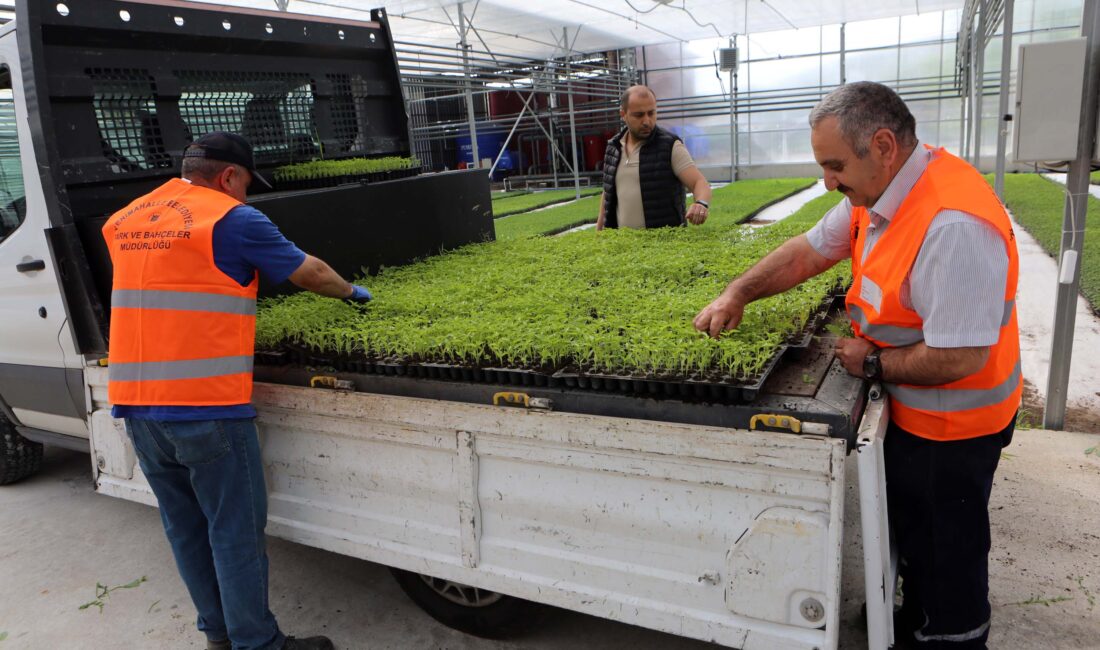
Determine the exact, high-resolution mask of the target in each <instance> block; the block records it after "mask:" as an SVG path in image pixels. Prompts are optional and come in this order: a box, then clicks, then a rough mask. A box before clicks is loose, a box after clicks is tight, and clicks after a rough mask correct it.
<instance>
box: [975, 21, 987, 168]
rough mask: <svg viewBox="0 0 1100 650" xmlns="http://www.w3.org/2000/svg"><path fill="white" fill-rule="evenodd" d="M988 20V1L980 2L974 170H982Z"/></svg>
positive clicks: (976, 70)
mask: <svg viewBox="0 0 1100 650" xmlns="http://www.w3.org/2000/svg"><path fill="white" fill-rule="evenodd" d="M988 20H989V0H982V3H981V14H979V15H978V37H977V39H975V40H976V41H977V46H978V50H977V57H976V58H975V61H974V67H973V69H974V71H975V72H974V115H973V119H972V120H971V125H972V126H973V128H974V159H973V161H972V163H973V165H974V168H975V169H977V170H978V171H981V169H982V94H983V92H984V91H985V24H986V22H988Z"/></svg>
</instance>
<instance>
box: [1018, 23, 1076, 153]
mask: <svg viewBox="0 0 1100 650" xmlns="http://www.w3.org/2000/svg"><path fill="white" fill-rule="evenodd" d="M1087 53H1088V45H1087V40H1086V39H1084V38H1071V39H1068V40H1064V41H1055V42H1052V43H1029V44H1027V45H1021V46H1020V57H1019V70H1018V71H1017V75H1016V111H1015V114H1014V116H1013V122H1014V123H1015V128H1014V129H1013V139H1012V140H1013V141H1012V144H1013V147H1012V150H1013V152H1014V157H1015V160H1016V161H1017V162H1043V161H1062V160H1074V159H1076V158H1077V138H1078V133H1079V132H1080V130H1081V95H1082V93H1083V92H1084V79H1085V63H1086V57H1087Z"/></svg>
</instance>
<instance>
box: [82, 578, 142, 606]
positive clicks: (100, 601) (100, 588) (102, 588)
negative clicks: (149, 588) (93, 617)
mask: <svg viewBox="0 0 1100 650" xmlns="http://www.w3.org/2000/svg"><path fill="white" fill-rule="evenodd" d="M146 580H148V578H147V577H145V576H141V577H140V578H138V579H137V580H134V581H132V582H127V583H126V584H124V585H118V586H117V587H108V586H107V585H104V584H101V583H99V582H97V583H95V600H90V601H88V602H86V603H84V604H83V605H81V606H80V607H79V608H78V609H88V608H89V607H93V606H94V607H98V608H99V613H101V614H102V613H103V606H104V605H106V604H107V602H106V598H107V597H108V596H110V595H111V592H114V591H118V590H119V589H133V588H135V587H138V586H139V585H141V583H143V582H145V581H146Z"/></svg>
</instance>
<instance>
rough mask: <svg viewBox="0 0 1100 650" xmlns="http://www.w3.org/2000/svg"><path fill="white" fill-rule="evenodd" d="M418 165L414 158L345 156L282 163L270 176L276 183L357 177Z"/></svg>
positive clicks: (412, 167)
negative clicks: (289, 163)
mask: <svg viewBox="0 0 1100 650" xmlns="http://www.w3.org/2000/svg"><path fill="white" fill-rule="evenodd" d="M417 167H420V161H419V160H418V159H416V158H402V157H399V156H387V157H384V158H345V159H343V160H311V161H309V162H303V163H295V164H293V165H284V166H282V167H279V168H277V169H275V171H274V172H273V173H272V177H273V178H274V179H275V182H276V183H283V182H293V181H312V180H321V179H326V178H336V177H340V176H347V177H357V176H366V175H367V174H374V173H380V172H389V171H395V170H399V169H414V168H417Z"/></svg>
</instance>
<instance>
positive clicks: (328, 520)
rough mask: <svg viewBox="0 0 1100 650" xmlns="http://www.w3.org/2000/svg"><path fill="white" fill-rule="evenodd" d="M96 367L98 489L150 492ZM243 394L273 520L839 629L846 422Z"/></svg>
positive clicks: (449, 563) (585, 590)
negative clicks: (724, 422)
mask: <svg viewBox="0 0 1100 650" xmlns="http://www.w3.org/2000/svg"><path fill="white" fill-rule="evenodd" d="M101 370H102V369H91V373H90V375H91V381H90V383H91V384H92V386H93V399H95V398H96V397H98V398H99V399H96V408H97V411H96V413H95V414H93V427H92V429H93V431H92V440H93V443H92V444H93V451H94V452H95V458H96V464H97V467H98V476H97V486H98V490H99V491H100V492H103V493H105V494H110V495H112V496H118V497H122V498H128V499H132V500H137V501H143V502H146V503H154V502H155V501H154V499H153V498H152V495H151V493H150V492H149V490H148V486H147V484H146V483H145V480H144V477H142V476H141V472H140V468H138V467H136V464H135V462H134V456H133V452H132V450H130V449H129V441H128V440H127V439H126V436H125V433H124V431H123V430H122V429H121V426H120V423H117V424H116V423H115V422H114V421H113V420H111V419H110V417H109V414H108V413H107V412H106V411H104V410H103V409H105V408H106V407H107V405H106V403H105V402H106V400H105V390H101V389H99V390H97V389H96V388H95V386H96V385H97V384H100V381H99V380H98V379H96V378H95V377H94V375H95V373H96V372H100V371H101ZM101 374H102V375H103V377H102V380H103V381H102V383H103V384H105V379H106V377H105V374H106V373H105V372H102V373H101ZM254 403H255V404H256V406H257V409H258V411H259V427H260V431H261V442H262V449H263V457H264V464H265V469H266V471H267V484H268V490H269V497H270V506H269V512H270V516H269V523H268V532H269V533H270V534H272V535H275V536H278V537H282V538H285V539H289V540H292V541H295V542H299V543H303V544H308V545H310V546H316V547H319V548H324V549H327V550H331V551H334V552H338V553H342V554H346V555H350V556H355V557H360V558H363V559H366V560H370V561H373V562H379V563H382V564H385V565H389V566H393V567H398V568H401V569H405V570H409V571H414V572H417V573H423V574H427V575H431V576H435V577H439V578H443V579H446V580H452V581H455V582H461V583H465V584H470V585H474V586H477V587H480V588H483V589H489V590H492V591H498V592H501V593H505V594H509V595H512V596H517V597H520V598H525V599H528V600H533V601H537V602H542V603H547V604H550V605H555V606H559V607H564V608H568V609H572V610H577V611H581V612H586V613H589V614H593V615H597V616H602V617H605V618H611V619H615V620H620V621H624V622H627V623H632V624H636V625H642V626H645V627H649V628H653V629H657V630H662V631H666V632H671V633H674V634H679V635H683V636H689V637H694V638H698V639H702V640H708V641H714V642H717V643H721V644H723V645H728V646H733V647H739V648H768V649H774V648H807V649H809V648H835V647H836V643H837V621H838V613H839V590H840V558H841V553H840V546H841V532H842V523H841V522H842V519H843V517H842V515H843V512H842V510H843V488H844V463H845V442H844V440H841V439H835V438H828V437H818V436H798V435H793V434H783V433H766V432H753V431H746V430H739V429H727V428H718V427H705V426H695V425H685V424H675V423H668V422H660V421H653V420H639V419H627V418H612V417H604V416H594V415H583V414H574V413H560V412H553V411H537V410H528V409H523V408H515V407H496V406H491V405H478V404H466V403H458V402H447V401H442V400H431V399H421V398H412V397H399V396H386V395H378V394H370V393H351V392H338V391H333V390H327V389H310V388H300V387H293V386H284V385H276V384H264V383H259V384H257V385H256V389H255V395H254Z"/></svg>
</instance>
